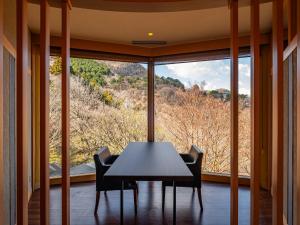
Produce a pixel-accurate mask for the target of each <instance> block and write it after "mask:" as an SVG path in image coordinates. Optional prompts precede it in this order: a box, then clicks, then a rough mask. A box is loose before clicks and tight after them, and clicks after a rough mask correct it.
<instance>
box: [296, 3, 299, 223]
mask: <svg viewBox="0 0 300 225" xmlns="http://www.w3.org/2000/svg"><path fill="white" fill-rule="evenodd" d="M297 21H298V22H297V131H296V132H297V141H296V143H297V153H296V155H297V160H296V161H297V163H296V167H297V169H296V171H297V172H296V177H297V179H296V187H297V191H296V195H297V196H296V202H297V206H296V224H300V116H299V115H300V0H298V2H297Z"/></svg>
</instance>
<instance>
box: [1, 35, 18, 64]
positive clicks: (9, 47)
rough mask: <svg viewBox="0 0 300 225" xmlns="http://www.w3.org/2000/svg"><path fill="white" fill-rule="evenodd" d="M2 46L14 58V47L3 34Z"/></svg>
mask: <svg viewBox="0 0 300 225" xmlns="http://www.w3.org/2000/svg"><path fill="white" fill-rule="evenodd" d="M2 38H3V47H4V48H6V50H7V51H8V52H9V53H10V54H11V55H12V56H13V57H14V58H16V55H17V53H16V48H15V47H14V46H13V44H12V43H11V42H10V41H9V40H8V39H7V37H6V36H5V35H4V34H3V36H2Z"/></svg>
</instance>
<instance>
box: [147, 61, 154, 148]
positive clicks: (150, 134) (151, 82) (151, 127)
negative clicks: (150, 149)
mask: <svg viewBox="0 0 300 225" xmlns="http://www.w3.org/2000/svg"><path fill="white" fill-rule="evenodd" d="M154 80H155V68H154V61H153V59H150V60H149V62H148V141H149V142H154V91H155V90H154Z"/></svg>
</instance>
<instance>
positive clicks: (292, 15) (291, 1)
mask: <svg viewBox="0 0 300 225" xmlns="http://www.w3.org/2000/svg"><path fill="white" fill-rule="evenodd" d="M296 5H297V0H288V1H287V10H288V41H289V43H290V42H291V41H292V40H293V38H294V36H295V35H296V33H297V7H296Z"/></svg>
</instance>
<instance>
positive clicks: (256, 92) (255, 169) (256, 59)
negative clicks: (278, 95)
mask: <svg viewBox="0 0 300 225" xmlns="http://www.w3.org/2000/svg"><path fill="white" fill-rule="evenodd" d="M259 38H260V30H259V0H252V1H251V101H252V102H251V199H250V200H251V215H250V224H251V225H256V224H259V196H260V163H261V160H260V154H261V142H260V137H261V132H260V131H261V121H260V118H261V110H260V80H261V78H260V44H259V43H260V40H259Z"/></svg>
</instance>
